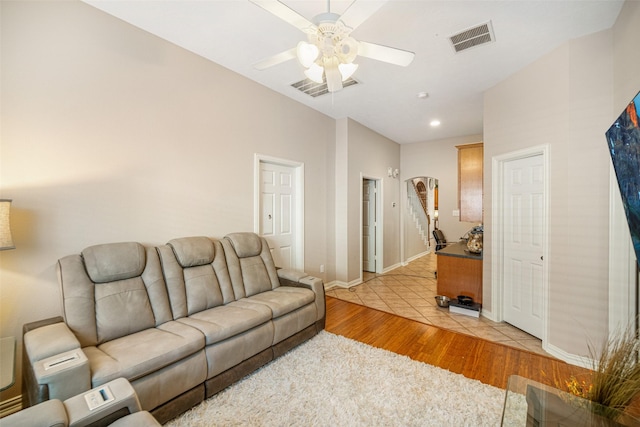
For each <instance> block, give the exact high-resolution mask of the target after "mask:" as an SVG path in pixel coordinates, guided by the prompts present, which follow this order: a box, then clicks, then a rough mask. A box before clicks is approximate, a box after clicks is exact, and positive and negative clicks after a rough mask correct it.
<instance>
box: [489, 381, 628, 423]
mask: <svg viewBox="0 0 640 427" xmlns="http://www.w3.org/2000/svg"><path fill="white" fill-rule="evenodd" d="M501 425H502V426H505V427H516V426H518V427H520V426H526V427H538V426H540V427H542V426H545V427H546V426H554V427H565V426H566V427H574V426H601V427H610V426H629V427H631V426H640V420H638V419H636V418H633V417H630V416H629V415H627V414H624V413H623V412H621V411H618V410H615V409H611V408H608V407H605V406H602V405H598V404H596V403H594V402H591V401H590V400H587V399H583V398H580V397H578V396H574V395H573V394H570V393H567V392H564V391H562V390H559V389H556V388H553V387H549V386H546V385H544V384H541V383H539V382H536V381H533V380H530V379H527V378H523V377H520V376H517V375H512V376H510V377H509V382H508V384H507V391H506V394H505V401H504V408H503V412H502V423H501Z"/></svg>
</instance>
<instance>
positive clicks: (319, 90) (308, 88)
mask: <svg viewBox="0 0 640 427" xmlns="http://www.w3.org/2000/svg"><path fill="white" fill-rule="evenodd" d="M357 84H358V82H357V81H356V80H354V79H352V78H351V77H349V78H348V79H347V80H345V81H343V82H342V87H343V88H345V89H346V88H348V87H349V86H353V85H357ZM291 86H292V87H294V88H296V89H298V90H299V91H300V92H304V93H306V94H307V95H309V96H312V97H314V98H316V97H318V96H320V95H324V94H325V93H329V89H327V84H326V83H316V82H314V81H312V80H309V79H304V80H300V81H299V82H296V83H293V84H292V85H291Z"/></svg>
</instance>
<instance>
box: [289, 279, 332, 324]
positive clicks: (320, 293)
mask: <svg viewBox="0 0 640 427" xmlns="http://www.w3.org/2000/svg"><path fill="white" fill-rule="evenodd" d="M278 278H280V284H281V285H282V286H299V287H303V288H307V289H311V290H312V291H313V292H314V293H315V294H316V310H317V313H318V318H317V319H316V320H323V319H324V318H325V300H324V283H323V282H322V279H320V278H318V277H313V276H308V275H307V273H305V272H304V271H298V270H288V269H285V268H281V269H279V270H278Z"/></svg>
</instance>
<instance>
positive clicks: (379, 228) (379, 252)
mask: <svg viewBox="0 0 640 427" xmlns="http://www.w3.org/2000/svg"><path fill="white" fill-rule="evenodd" d="M365 179H368V180H371V181H375V184H376V205H375V209H376V233H375V239H376V274H381V273H382V264H383V262H382V261H383V260H384V252H383V248H384V244H383V238H382V236H383V228H384V217H383V215H382V200H383V198H384V194H383V188H382V178H380V177H373V176H368V175H364V174H363V173H362V172H360V185H359V187H360V199H359V200H360V203H359V205H360V215H359V216H358V217H359V221H360V228H359V233H360V257H359V266H360V283H362V280H363V278H364V276H363V274H362V262H363V260H364V254H363V253H362V242H363V239H364V236H363V234H364V233H363V232H362V227H363V222H362V202H363V200H364V192H363V191H362V183H363V182H364V180H365Z"/></svg>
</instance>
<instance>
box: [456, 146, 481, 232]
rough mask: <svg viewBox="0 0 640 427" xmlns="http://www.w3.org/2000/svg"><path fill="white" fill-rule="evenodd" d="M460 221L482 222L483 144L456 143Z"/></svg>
mask: <svg viewBox="0 0 640 427" xmlns="http://www.w3.org/2000/svg"><path fill="white" fill-rule="evenodd" d="M456 148H457V149H458V206H459V207H460V221H466V222H482V182H483V177H482V171H483V161H484V160H483V159H484V156H483V155H484V149H483V144H482V143H481V142H480V143H477V144H467V145H457V146H456Z"/></svg>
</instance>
